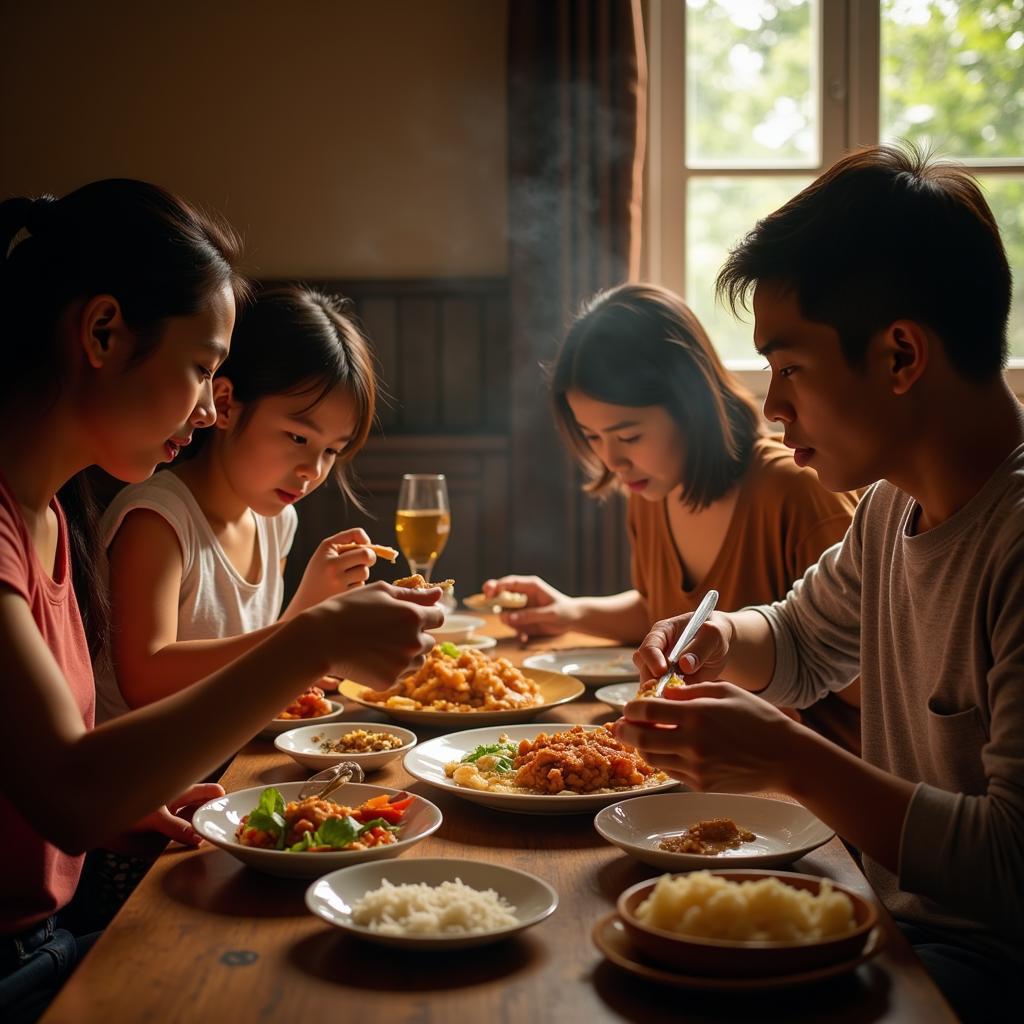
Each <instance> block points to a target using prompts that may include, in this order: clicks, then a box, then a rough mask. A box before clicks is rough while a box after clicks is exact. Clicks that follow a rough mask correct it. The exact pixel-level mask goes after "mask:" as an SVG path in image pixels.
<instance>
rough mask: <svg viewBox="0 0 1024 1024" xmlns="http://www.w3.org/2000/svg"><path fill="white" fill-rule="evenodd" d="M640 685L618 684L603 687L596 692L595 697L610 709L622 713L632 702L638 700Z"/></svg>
mask: <svg viewBox="0 0 1024 1024" xmlns="http://www.w3.org/2000/svg"><path fill="white" fill-rule="evenodd" d="M639 689H640V684H639V683H616V684H615V685H614V686H602V687H601V689H600V690H595V691H594V696H595V697H596V698H597V699H598V700H600V701H603V702H604V703H605V704H607V705H608V706H609V707H612V708H615V710H616V711H621V710H622V709H623V708H624V707H625V706H626V705H627V704H628V703H629V702H630V701H631V700H636V692H637V690H639Z"/></svg>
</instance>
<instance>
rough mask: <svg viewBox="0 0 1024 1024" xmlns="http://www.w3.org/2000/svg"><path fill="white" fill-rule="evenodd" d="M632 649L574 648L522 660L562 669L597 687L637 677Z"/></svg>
mask: <svg viewBox="0 0 1024 1024" xmlns="http://www.w3.org/2000/svg"><path fill="white" fill-rule="evenodd" d="M634 650H635V648H633V647H573V648H567V649H565V650H561V651H545V652H544V653H543V654H531V655H530V657H528V658H524V659H523V665H525V666H526V667H527V668H540V669H544V670H545V671H546V672H564V673H565V674H566V675H567V676H574V677H575V678H576V679H582V680H583V682H584V683H588V684H589V685H591V686H600V685H602V684H604V683H613V682H626V681H628V680H631V679H639V678H640V673H639V671H638V670H637V667H636V665H634V664H633V651H634Z"/></svg>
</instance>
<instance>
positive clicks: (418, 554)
mask: <svg viewBox="0 0 1024 1024" xmlns="http://www.w3.org/2000/svg"><path fill="white" fill-rule="evenodd" d="M451 525H452V515H451V511H450V509H449V506H448V485H447V483H446V482H445V479H444V474H442V473H406V474H405V476H403V477H402V486H401V488H400V489H399V491H398V511H397V512H396V513H395V533H396V534H397V535H398V546H399V547H400V548H401V549H402V554H403V555H405V560H406V561H407V562H408V563H409V572H410V573H417V572H418V573H419V574H420V575H421V576H422V577H423V578H424V579H425V580H427V581H428V582H429V580H430V573H431V571H432V570H433V568H434V563H435V562H436V561H437V558H438V555H440V554H441V552H442V551H444V546H445V545H446V544H447V543H448V533H449V531H450V530H451Z"/></svg>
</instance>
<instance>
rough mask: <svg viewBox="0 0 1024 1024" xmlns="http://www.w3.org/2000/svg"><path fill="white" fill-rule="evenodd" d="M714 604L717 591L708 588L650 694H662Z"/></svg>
mask: <svg viewBox="0 0 1024 1024" xmlns="http://www.w3.org/2000/svg"><path fill="white" fill-rule="evenodd" d="M716 604H718V591H717V590H709V591H708V592H707V593H706V594H705V595H704V600H703V601H701V603H700V604H699V605H698V606H697V610H696V611H695V612H694V613H693V618H691V619H690V621H689V622H688V623H687V624H686V628H685V629H684V630H683V635H682V636H681V637H680V638H679V639H678V640H677V641H676V642H675V644H674V645H673V647H672V651H671V653H670V654H669V656H668V671H667V672H666V673H665V674H664V675H663V676H661V678H660V679H659V680H658V685H657V686H655V687H654V693H653V694H652V696H654V697H660V696H662V695H663V694H664V692H665V685H666V684H667V683H668V681H669V680H670V679H671V678H672V676H673V675H674V672H675V668H674V666H675V667H678V665H677V662H678V661H679V655H680V654H682V653H683V650H684V649H685V648H686V646H687V644H689V642H690V641H691V640H692V639H693V638H694V637H695V636H696V635H697V630H698V629H700V627H701V626H703V625H704V623H705V622H706V621H707V618H708V616H709V615H710V614H711V613H712V612H713V611H714V610H715V605H716Z"/></svg>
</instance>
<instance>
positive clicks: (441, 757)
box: [403, 722, 679, 814]
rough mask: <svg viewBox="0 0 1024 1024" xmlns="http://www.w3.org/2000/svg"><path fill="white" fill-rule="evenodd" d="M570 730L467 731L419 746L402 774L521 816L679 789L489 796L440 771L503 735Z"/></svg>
mask: <svg viewBox="0 0 1024 1024" xmlns="http://www.w3.org/2000/svg"><path fill="white" fill-rule="evenodd" d="M569 728H571V723H565V722H538V723H536V724H534V725H506V726H502V727H491V728H488V729H468V730H467V731H466V732H454V733H449V734H448V735H446V736H438V737H437V738H436V739H432V740H427V741H426V742H425V743H421V744H420V745H419V746H418V747H416V748H415V749H414V750H410V751H409V753H408V754H406V755H405V760H404V762H403V763H404V765H405V770H406V771H407V772H408V773H409V774H410V775H411V776H412V777H413V778H415V779H419V780H420V781H421V782H425V783H426V784H427V785H428V786H434V787H435V788H436V789H441V790H444V791H445V792H446V793H452V794H454V795H455V796H459V797H462V799H463V800H468V801H470V802H471V803H475V804H484V805H485V806H487V807H494V808H496V809H497V810H499V811H517V812H519V813H522V814H583V813H587V812H590V811H596V810H597V809H598V808H599V807H604V806H606V805H607V804H611V803H616V802H617V801H620V800H625V799H626V798H627V797H630V796H631V795H636V794H643V793H658V792H663V791H664V790H666V789H674V788H675V787H676V786H678V785H679V783H678V782H676V781H675V779H667V780H666V781H665V782H660V783H655V784H652V785H650V786H645V787H643V788H641V787H639V786H638V787H635V788H633V789H626V790H622V789H619V790H615V791H614V792H608V793H548V794H544V793H538V794H536V795H533V794H529V793H495V792H491V791H490V790H479V789H470V788H468V787H467V786H459V785H456V783H455V782H454V781H453V780H452V779H450V778H448V776H447V775H445V773H444V766H445V765H446V764H447V763H448V762H449V761H459V760H461V759H462V757H463V755H464V754H468V753H469V752H470V751H471V750H475V749H476V748H477V747H478V746H480V745H481V744H484V743H497V742H498V740H499V737H500V736H502V735H506V736H508V738H509V741H510V742H512V743H518V742H519V741H520V740H524V739H533V738H534V737H535V736H536V735H537V734H538V733H541V732H546V733H549V734H550V733H553V732H559V731H561V730H563V729H569ZM583 728H584V729H587V730H591V729H596V728H598V727H597V726H596V725H584V726H583Z"/></svg>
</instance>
